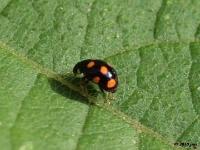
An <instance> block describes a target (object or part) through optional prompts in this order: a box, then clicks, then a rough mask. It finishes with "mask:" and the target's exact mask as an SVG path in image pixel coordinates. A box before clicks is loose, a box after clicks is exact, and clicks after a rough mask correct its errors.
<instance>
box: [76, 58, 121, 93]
mask: <svg viewBox="0 0 200 150" xmlns="http://www.w3.org/2000/svg"><path fill="white" fill-rule="evenodd" d="M73 72H74V74H77V73H79V74H80V73H82V74H83V78H84V79H86V80H87V81H92V82H94V83H96V84H98V85H99V88H100V90H101V91H104V90H105V91H108V92H112V93H114V92H115V91H116V89H117V86H118V78H117V73H116V71H115V69H114V68H112V67H111V66H109V65H108V64H107V63H106V62H105V61H102V60H98V59H86V60H83V61H80V62H78V63H77V64H76V65H75V66H74V69H73Z"/></svg>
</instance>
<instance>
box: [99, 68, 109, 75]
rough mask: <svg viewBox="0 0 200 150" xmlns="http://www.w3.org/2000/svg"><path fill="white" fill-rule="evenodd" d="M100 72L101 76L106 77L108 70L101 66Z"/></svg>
mask: <svg viewBox="0 0 200 150" xmlns="http://www.w3.org/2000/svg"><path fill="white" fill-rule="evenodd" d="M100 72H101V73H102V74H104V75H106V74H107V73H108V68H107V67H105V66H101V68H100Z"/></svg>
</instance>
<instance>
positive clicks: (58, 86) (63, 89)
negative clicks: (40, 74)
mask: <svg viewBox="0 0 200 150" xmlns="http://www.w3.org/2000/svg"><path fill="white" fill-rule="evenodd" d="M58 76H59V77H62V78H63V79H64V80H65V81H66V82H68V83H70V84H73V85H74V86H76V87H77V88H80V87H81V86H84V87H83V88H86V90H87V91H88V95H90V96H92V97H93V98H96V97H97V96H98V94H99V92H98V91H97V90H96V89H95V88H94V86H92V85H91V84H88V83H85V84H83V79H82V78H78V77H75V76H72V75H70V76H69V75H68V76H66V75H62V74H58ZM48 81H49V83H50V86H51V89H52V90H53V91H55V92H56V93H58V94H60V95H62V96H64V97H66V98H69V99H71V100H74V101H78V102H81V103H84V104H91V103H89V100H88V98H87V97H84V96H82V95H81V94H80V93H78V92H76V91H73V90H72V89H70V88H69V87H67V86H66V85H64V84H63V83H61V82H59V81H57V80H55V79H53V78H48ZM80 89H81V88H80Z"/></svg>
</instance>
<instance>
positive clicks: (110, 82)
mask: <svg viewBox="0 0 200 150" xmlns="http://www.w3.org/2000/svg"><path fill="white" fill-rule="evenodd" d="M115 85H116V81H115V79H110V80H109V81H108V82H107V88H113V87H115Z"/></svg>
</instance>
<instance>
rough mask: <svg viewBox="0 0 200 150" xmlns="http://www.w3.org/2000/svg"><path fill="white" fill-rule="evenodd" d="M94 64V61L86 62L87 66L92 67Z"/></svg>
mask: <svg viewBox="0 0 200 150" xmlns="http://www.w3.org/2000/svg"><path fill="white" fill-rule="evenodd" d="M94 65H95V62H94V61H91V62H89V63H88V64H87V68H92V67H93V66H94Z"/></svg>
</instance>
